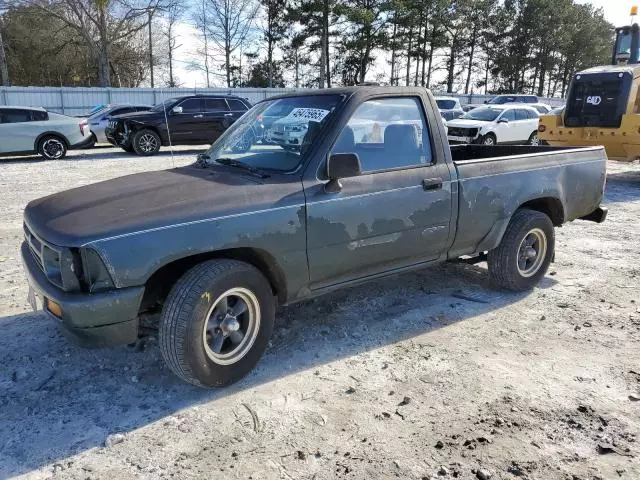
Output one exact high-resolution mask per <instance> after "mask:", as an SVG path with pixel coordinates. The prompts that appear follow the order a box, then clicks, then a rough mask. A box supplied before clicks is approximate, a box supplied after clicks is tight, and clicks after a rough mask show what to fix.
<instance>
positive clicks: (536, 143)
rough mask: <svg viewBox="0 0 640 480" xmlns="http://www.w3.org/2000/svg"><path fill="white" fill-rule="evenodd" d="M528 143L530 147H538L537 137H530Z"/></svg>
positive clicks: (538, 140)
mask: <svg viewBox="0 0 640 480" xmlns="http://www.w3.org/2000/svg"><path fill="white" fill-rule="evenodd" d="M529 143H530V144H531V145H534V146H536V147H537V146H538V145H540V139H539V138H538V135H537V134H536V135H534V136H533V137H531V140H530V141H529Z"/></svg>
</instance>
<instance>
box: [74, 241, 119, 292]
mask: <svg viewBox="0 0 640 480" xmlns="http://www.w3.org/2000/svg"><path fill="white" fill-rule="evenodd" d="M80 255H81V257H82V278H83V280H84V282H85V284H86V286H87V287H88V289H89V293H94V292H99V291H102V290H109V289H111V288H114V287H115V286H114V284H113V280H112V279H111V275H109V272H108V271H107V267H105V265H104V262H103V261H102V258H100V255H98V252H96V251H95V250H93V249H91V248H83V249H81V250H80Z"/></svg>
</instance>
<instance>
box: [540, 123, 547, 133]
mask: <svg viewBox="0 0 640 480" xmlns="http://www.w3.org/2000/svg"><path fill="white" fill-rule="evenodd" d="M546 129H547V127H546V126H545V125H538V131H539V132H544V131H545V130H546Z"/></svg>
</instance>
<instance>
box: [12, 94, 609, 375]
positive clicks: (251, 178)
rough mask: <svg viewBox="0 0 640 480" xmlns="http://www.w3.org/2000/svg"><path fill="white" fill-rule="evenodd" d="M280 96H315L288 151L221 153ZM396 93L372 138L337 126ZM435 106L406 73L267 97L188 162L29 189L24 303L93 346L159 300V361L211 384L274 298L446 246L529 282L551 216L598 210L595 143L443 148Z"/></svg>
mask: <svg viewBox="0 0 640 480" xmlns="http://www.w3.org/2000/svg"><path fill="white" fill-rule="evenodd" d="M280 103H283V104H285V103H286V104H287V105H288V106H289V107H291V111H293V110H295V109H296V108H307V106H308V105H309V104H313V105H315V107H314V108H317V109H321V110H324V111H326V112H329V113H327V114H325V115H324V116H323V118H322V119H319V121H314V120H311V119H310V120H309V123H310V124H311V125H312V126H309V125H308V126H307V134H306V135H305V138H304V141H303V145H302V148H300V149H299V150H298V151H295V152H292V151H286V150H283V149H282V148H280V146H278V145H262V144H260V145H252V146H251V148H250V149H249V150H248V151H246V152H244V153H242V154H235V153H234V152H233V146H234V145H235V144H236V143H237V141H238V139H240V138H243V137H244V136H245V135H246V134H247V132H248V131H249V130H250V129H251V128H252V127H253V125H254V124H255V122H256V121H257V120H258V119H259V118H260V116H261V115H263V114H264V112H265V111H267V110H268V109H270V108H272V107H273V106H277V105H278V104H280ZM397 107H400V108H398V118H395V119H390V120H389V123H388V124H387V125H386V126H385V129H384V132H383V134H382V141H381V142H380V141H379V140H380V138H379V137H378V135H377V133H376V130H377V129H376V127H374V125H375V122H373V123H369V125H370V132H369V134H367V135H360V134H358V135H356V134H355V133H354V131H355V130H360V132H361V133H362V126H363V122H362V119H364V120H366V121H368V120H370V118H371V116H374V115H373V114H374V111H375V110H378V109H379V110H380V116H381V117H386V115H387V110H388V109H389V108H397ZM288 109H289V108H287V109H285V110H288ZM415 118H418V119H419V122H420V124H419V129H418V128H416V125H415V123H414V122H415V120H414V119H415ZM440 118H441V117H440V114H439V112H438V108H437V105H436V103H435V100H434V98H433V96H432V95H431V94H430V93H429V92H428V90H426V89H424V88H418V87H415V88H413V87H411V88H402V89H398V88H394V87H391V88H389V87H362V86H359V87H351V88H342V89H332V90H316V91H313V90H311V91H305V92H300V93H297V94H290V95H286V96H281V97H275V98H270V99H267V100H264V101H263V102H261V103H259V104H258V105H256V106H255V107H253V108H252V109H251V110H250V111H249V112H247V113H246V114H245V115H244V116H243V117H242V118H241V119H240V120H239V121H238V122H236V123H235V124H234V125H233V126H232V127H231V128H229V129H228V130H227V131H226V132H225V133H224V134H223V135H221V136H220V138H218V140H217V141H216V142H215V143H214V144H213V145H212V146H211V148H210V149H209V150H208V151H207V152H206V153H204V154H201V155H199V157H198V161H197V162H196V163H194V164H192V165H189V166H185V167H180V168H173V169H170V170H165V171H154V172H144V173H139V174H135V175H128V176H125V177H121V178H116V179H112V180H108V181H106V182H101V183H96V184H92V185H87V186H84V187H80V188H74V189H72V190H68V191H64V192H60V193H56V194H54V195H50V196H48V197H45V198H41V199H38V200H34V201H32V202H30V203H29V204H28V205H27V207H26V209H25V212H24V230H25V241H24V243H23V244H22V261H23V262H24V265H25V268H26V272H27V276H28V281H29V284H30V285H31V288H30V292H31V293H30V296H29V298H30V302H31V303H32V305H33V306H34V308H38V309H39V308H43V309H44V310H45V311H46V312H47V315H48V316H49V317H50V318H52V319H53V320H55V321H56V323H57V324H58V325H59V326H60V327H61V328H62V329H63V331H64V332H66V334H67V335H69V336H70V337H71V338H72V339H75V340H76V341H78V342H79V343H80V344H83V345H93V346H97V345H103V346H104V345H117V344H127V343H131V342H133V341H135V340H136V338H137V336H138V329H139V325H140V324H139V316H140V315H141V314H143V313H154V312H159V313H160V320H159V322H160V324H159V345H160V349H161V352H162V355H163V357H164V359H165V362H166V363H167V364H168V366H169V367H170V368H171V369H172V370H173V371H174V372H175V373H176V374H177V375H178V376H179V377H180V378H182V379H183V380H185V381H187V382H189V383H192V384H195V385H199V386H204V387H213V386H222V385H227V384H229V383H232V382H234V381H236V380H238V379H240V378H242V377H243V376H244V375H246V374H247V373H248V372H249V371H250V370H251V369H252V368H253V367H254V366H255V365H256V363H257V362H258V360H259V359H260V357H261V355H262V353H263V352H264V350H265V349H266V347H267V345H268V343H269V337H270V335H271V332H272V329H273V324H274V316H275V309H276V306H277V305H287V304H291V303H294V302H298V301H300V300H304V299H309V298H311V297H314V296H317V295H321V294H323V293H326V292H330V291H333V290H336V289H339V288H344V287H346V286H348V285H353V284H356V283H359V282H363V281H366V280H371V279H375V278H379V277H381V276H384V275H390V274H397V273H398V272H403V271H408V270H412V269H418V268H423V267H425V266H428V265H433V264H437V263H439V262H443V261H446V260H450V259H456V258H458V257H461V256H464V257H465V261H467V262H481V261H485V260H486V261H487V263H488V272H489V276H490V278H491V279H492V280H493V282H494V284H495V285H496V286H497V287H498V288H505V289H509V290H514V291H525V290H528V289H531V288H533V287H534V286H535V285H537V284H538V282H539V281H540V280H541V279H542V278H543V277H544V275H545V273H546V271H547V268H548V267H549V264H550V262H551V260H552V258H553V257H554V250H555V243H554V226H560V225H561V224H563V223H565V222H569V221H572V220H575V219H578V218H583V219H585V220H592V221H597V222H602V221H604V219H605V217H606V209H604V208H602V207H600V201H601V199H602V195H603V190H604V182H605V174H606V172H605V169H606V155H605V153H604V150H603V148H602V147H590V148H573V149H563V148H561V147H531V146H525V147H510V148H508V149H505V148H503V147H486V146H485V147H479V146H477V145H460V146H457V147H456V146H454V147H451V148H449V146H448V145H447V143H446V141H445V140H446V137H445V133H444V132H445V131H444V127H443V125H442V121H441V119H440ZM316 120H317V119H316ZM454 121H455V120H454ZM418 132H420V133H418Z"/></svg>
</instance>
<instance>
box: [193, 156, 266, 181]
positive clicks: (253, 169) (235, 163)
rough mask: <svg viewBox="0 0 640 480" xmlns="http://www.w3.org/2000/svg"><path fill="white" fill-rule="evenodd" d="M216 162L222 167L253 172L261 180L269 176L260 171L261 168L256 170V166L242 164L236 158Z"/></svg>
mask: <svg viewBox="0 0 640 480" xmlns="http://www.w3.org/2000/svg"><path fill="white" fill-rule="evenodd" d="M208 158H209V156H208V155H207V159H208ZM205 161H206V159H205ZM216 162H218V163H221V164H222V165H228V166H230V167H237V168H242V169H243V170H246V171H247V172H251V173H253V174H254V175H257V176H258V177H260V178H268V177H269V175H268V174H266V173H264V172H263V171H262V170H260V169H259V168H256V167H254V166H251V165H248V164H246V163H244V162H241V161H240V160H237V159H235V158H226V157H222V158H216Z"/></svg>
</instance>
